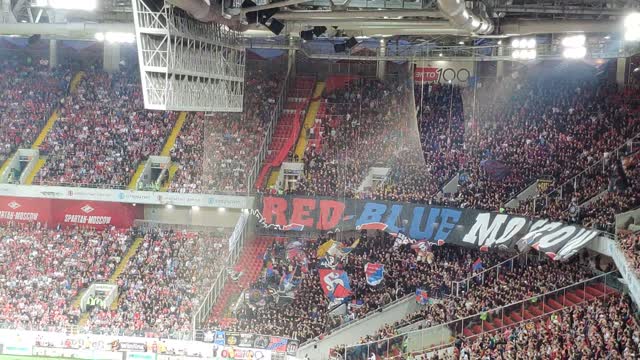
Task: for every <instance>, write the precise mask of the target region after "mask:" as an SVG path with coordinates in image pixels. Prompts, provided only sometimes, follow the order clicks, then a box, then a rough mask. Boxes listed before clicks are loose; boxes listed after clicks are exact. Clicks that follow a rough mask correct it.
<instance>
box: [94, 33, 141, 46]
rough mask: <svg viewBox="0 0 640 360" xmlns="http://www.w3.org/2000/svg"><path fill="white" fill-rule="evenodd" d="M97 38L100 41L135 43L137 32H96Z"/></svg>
mask: <svg viewBox="0 0 640 360" xmlns="http://www.w3.org/2000/svg"><path fill="white" fill-rule="evenodd" d="M95 38H96V40H98V41H106V42H108V43H117V44H122V43H124V44H133V43H134V42H136V35H135V34H132V33H122V32H106V33H96V35H95Z"/></svg>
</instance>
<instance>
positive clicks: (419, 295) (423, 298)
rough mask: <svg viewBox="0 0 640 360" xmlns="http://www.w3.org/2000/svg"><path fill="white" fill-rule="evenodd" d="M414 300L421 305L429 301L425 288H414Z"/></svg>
mask: <svg viewBox="0 0 640 360" xmlns="http://www.w3.org/2000/svg"><path fill="white" fill-rule="evenodd" d="M416 302H417V303H418V304H422V305H425V304H428V303H429V294H428V293H427V290H423V289H416Z"/></svg>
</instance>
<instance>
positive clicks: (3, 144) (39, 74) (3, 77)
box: [0, 58, 71, 163]
mask: <svg viewBox="0 0 640 360" xmlns="http://www.w3.org/2000/svg"><path fill="white" fill-rule="evenodd" d="M70 80H71V73H70V71H69V70H68V69H66V68H64V67H62V66H59V67H56V68H53V69H49V67H48V66H47V65H41V64H39V63H35V64H24V63H23V61H21V60H11V59H9V58H7V59H4V60H2V61H0V163H2V162H4V161H5V160H6V159H7V157H8V156H9V155H10V154H11V153H12V152H14V151H15V150H16V149H18V148H20V147H26V148H29V147H30V146H31V144H32V143H33V141H34V140H35V139H36V138H37V137H38V134H39V133H40V131H41V130H42V128H43V127H44V125H45V123H46V122H47V119H48V118H49V116H50V115H51V114H52V113H53V111H54V109H55V108H56V106H57V105H58V104H59V101H60V100H61V99H62V98H63V97H64V95H65V93H66V91H67V88H68V84H69V82H70Z"/></svg>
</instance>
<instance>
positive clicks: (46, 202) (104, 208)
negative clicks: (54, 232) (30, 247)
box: [0, 196, 144, 229]
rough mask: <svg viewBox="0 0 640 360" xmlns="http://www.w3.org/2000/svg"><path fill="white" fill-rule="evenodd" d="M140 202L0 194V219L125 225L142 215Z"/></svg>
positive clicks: (49, 222)
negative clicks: (39, 197) (42, 197)
mask: <svg viewBox="0 0 640 360" xmlns="http://www.w3.org/2000/svg"><path fill="white" fill-rule="evenodd" d="M142 216H144V211H143V207H142V206H134V205H133V204H123V203H116V202H104V201H75V200H63V199H37V198H25V197H13V196H0V223H6V222H40V223H43V224H46V225H47V226H50V227H55V226H58V225H60V226H63V227H64V226H90V227H95V228H98V229H100V228H104V227H106V226H109V225H113V226H116V227H119V228H127V227H130V226H132V225H133V222H134V220H135V219H139V218H142Z"/></svg>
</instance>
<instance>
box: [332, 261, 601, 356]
mask: <svg viewBox="0 0 640 360" xmlns="http://www.w3.org/2000/svg"><path fill="white" fill-rule="evenodd" d="M581 260H584V259H576V260H573V261H572V262H570V263H557V262H553V261H551V260H549V259H547V258H546V257H536V256H530V257H529V258H528V259H525V258H524V257H518V258H516V259H514V260H513V261H508V262H505V263H503V265H502V266H500V270H499V272H497V271H495V269H494V270H493V271H487V272H483V273H481V274H479V275H476V276H475V277H473V278H472V279H471V280H470V281H469V287H468V288H466V286H465V284H460V285H461V286H462V288H461V289H459V291H456V292H454V293H453V294H451V296H448V297H441V298H440V299H439V300H436V301H434V302H432V303H429V304H427V305H425V306H423V307H421V308H420V309H419V310H418V311H416V312H414V313H410V314H407V315H406V317H405V318H404V319H400V320H398V321H396V322H395V323H393V324H385V325H384V326H383V327H381V328H380V329H379V330H378V331H377V332H376V334H374V335H372V336H365V337H362V338H361V339H360V343H363V344H364V343H368V342H372V341H377V340H380V339H384V338H388V337H393V336H394V335H396V334H397V330H398V329H400V328H403V327H405V326H408V325H411V324H414V323H416V322H420V326H421V327H422V328H429V327H432V326H436V325H439V324H444V323H448V322H451V321H455V320H459V319H463V318H468V317H471V316H474V315H477V314H480V313H483V312H489V311H494V310H495V309H500V308H503V307H505V306H508V305H510V304H514V303H516V302H518V301H521V300H526V299H530V298H535V297H536V296H538V295H541V294H545V293H548V292H551V291H553V290H556V289H561V288H564V287H566V286H569V285H572V284H575V283H576V282H579V281H582V280H586V279H589V278H591V277H593V276H595V275H594V273H593V271H592V270H591V269H590V268H589V267H588V266H585V264H583V263H582V262H581ZM436 298H438V297H437V296H436ZM343 349H344V348H343V347H338V348H336V349H334V350H333V352H334V353H337V354H339V353H341V352H342V353H344V350H343Z"/></svg>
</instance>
